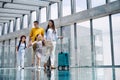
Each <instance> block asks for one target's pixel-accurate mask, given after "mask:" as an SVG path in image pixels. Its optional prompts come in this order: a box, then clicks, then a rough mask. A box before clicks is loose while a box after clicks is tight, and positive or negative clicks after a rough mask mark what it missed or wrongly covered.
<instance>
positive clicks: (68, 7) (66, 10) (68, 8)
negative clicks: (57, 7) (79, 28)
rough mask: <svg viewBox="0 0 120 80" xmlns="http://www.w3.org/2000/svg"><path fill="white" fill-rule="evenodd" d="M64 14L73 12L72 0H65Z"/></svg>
mask: <svg viewBox="0 0 120 80" xmlns="http://www.w3.org/2000/svg"><path fill="white" fill-rule="evenodd" d="M62 2H63V16H67V15H70V14H71V0H63V1H62Z"/></svg>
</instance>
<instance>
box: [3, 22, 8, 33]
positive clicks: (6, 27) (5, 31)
mask: <svg viewBox="0 0 120 80" xmlns="http://www.w3.org/2000/svg"><path fill="white" fill-rule="evenodd" d="M4 27H5V30H4V34H7V29H8V23H5V26H4Z"/></svg>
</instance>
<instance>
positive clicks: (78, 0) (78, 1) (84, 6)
mask: <svg viewBox="0 0 120 80" xmlns="http://www.w3.org/2000/svg"><path fill="white" fill-rule="evenodd" d="M81 3H82V4H81ZM86 9H87V0H76V12H80V11H83V10H86Z"/></svg>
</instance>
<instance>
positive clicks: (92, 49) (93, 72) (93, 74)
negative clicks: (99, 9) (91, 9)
mask: <svg viewBox="0 0 120 80" xmlns="http://www.w3.org/2000/svg"><path fill="white" fill-rule="evenodd" d="M90 36H91V57H92V80H95V64H94V61H95V59H94V48H95V46H94V35H93V21H92V19H90Z"/></svg>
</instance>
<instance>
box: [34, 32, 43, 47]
mask: <svg viewBox="0 0 120 80" xmlns="http://www.w3.org/2000/svg"><path fill="white" fill-rule="evenodd" d="M38 36H39V34H37V35H36V37H35V40H34V41H37V37H38ZM42 45H43V46H45V41H44V40H42Z"/></svg>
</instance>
